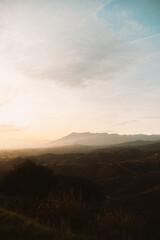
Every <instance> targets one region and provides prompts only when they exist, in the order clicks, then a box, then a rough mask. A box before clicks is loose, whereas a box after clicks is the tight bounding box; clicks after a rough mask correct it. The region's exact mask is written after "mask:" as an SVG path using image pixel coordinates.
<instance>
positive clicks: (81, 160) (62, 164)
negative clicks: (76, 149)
mask: <svg viewBox="0 0 160 240" xmlns="http://www.w3.org/2000/svg"><path fill="white" fill-rule="evenodd" d="M0 164H1V166H2V168H1V177H0V207H1V209H0V239H4V240H5V239H10V240H12V239H54V240H57V239H59V240H62V239H68V240H70V239H71V240H74V239H75V240H76V239H77V240H78V239H79V240H85V239H86V240H87V239H88V240H89V239H93V240H156V239H157V240H158V239H160V144H158V145H156V147H153V145H148V146H147V148H146V147H143V146H140V147H135V146H134V147H119V148H110V149H101V150H100V149H99V150H97V151H96V150H95V151H93V152H90V153H85V154H83V153H79V154H78V153H74V154H63V155H56V154H44V155H39V156H34V157H33V156H32V157H27V159H24V158H16V159H12V160H10V161H8V162H7V163H6V165H5V164H4V162H1V163H0ZM13 165H14V167H13Z"/></svg>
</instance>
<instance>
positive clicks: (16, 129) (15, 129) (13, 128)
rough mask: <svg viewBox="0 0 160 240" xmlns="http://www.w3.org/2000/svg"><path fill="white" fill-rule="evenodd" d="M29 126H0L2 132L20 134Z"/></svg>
mask: <svg viewBox="0 0 160 240" xmlns="http://www.w3.org/2000/svg"><path fill="white" fill-rule="evenodd" d="M27 127H28V126H25V127H16V126H14V125H11V124H0V132H3V133H4V132H6V133H8V132H19V131H23V130H25V129H26V128H27Z"/></svg>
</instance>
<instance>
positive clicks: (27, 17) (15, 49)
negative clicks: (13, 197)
mask: <svg viewBox="0 0 160 240" xmlns="http://www.w3.org/2000/svg"><path fill="white" fill-rule="evenodd" d="M109 2H110V1H102V0H99V1H98V0H95V1H90V0H89V1H87V2H86V1H84V0H82V1H80V0H74V1H73V0H70V1H65V0H60V1H55V0H54V1H49V0H47V1H46V0H41V1H37V0H33V1H31V0H29V1H18V0H15V1H14V2H11V1H3V0H2V1H1V2H0V8H1V9H3V11H2V12H1V28H0V34H1V35H3V38H0V53H3V54H1V58H4V59H5V61H6V62H7V64H8V65H9V66H11V67H13V68H14V69H16V71H20V72H22V73H24V74H25V75H29V76H30V77H32V78H34V79H41V80H54V81H58V82H61V83H64V84H66V85H71V86H73V85H78V86H79V85H85V84H90V83H92V82H94V81H107V80H111V79H115V78H116V77H119V76H120V74H124V73H125V72H128V71H130V70H131V69H132V68H133V67H134V66H137V64H138V62H139V61H138V59H139V56H140V52H139V49H137V48H136V46H133V45H131V44H128V43H126V42H123V41H121V40H119V39H118V38H116V37H115V36H113V35H112V33H111V32H110V30H109V28H108V25H107V23H106V22H104V21H103V20H102V19H100V18H98V16H95V14H92V13H93V12H95V11H96V12H97V11H98V10H99V9H101V8H103V7H104V5H105V4H107V3H109ZM88 16H90V17H89V18H88ZM85 19H87V20H86V21H84V20H85Z"/></svg>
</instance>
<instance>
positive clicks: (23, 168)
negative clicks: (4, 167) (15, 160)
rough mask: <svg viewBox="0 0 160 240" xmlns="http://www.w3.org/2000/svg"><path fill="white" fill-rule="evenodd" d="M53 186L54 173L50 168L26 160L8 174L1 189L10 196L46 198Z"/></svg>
mask: <svg viewBox="0 0 160 240" xmlns="http://www.w3.org/2000/svg"><path fill="white" fill-rule="evenodd" d="M53 186H54V175H53V172H52V171H51V170H50V169H49V168H46V167H43V166H40V165H36V164H35V163H33V162H31V161H26V162H24V163H22V164H20V165H17V166H16V167H15V168H14V170H12V171H10V172H9V173H7V174H6V176H5V177H4V179H3V183H2V186H1V191H2V193H3V194H5V195H10V196H24V197H29V198H30V197H31V198H32V197H39V198H45V197H47V196H48V193H49V191H50V189H51V188H52V187H53Z"/></svg>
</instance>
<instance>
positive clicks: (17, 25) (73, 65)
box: [0, 0, 160, 148]
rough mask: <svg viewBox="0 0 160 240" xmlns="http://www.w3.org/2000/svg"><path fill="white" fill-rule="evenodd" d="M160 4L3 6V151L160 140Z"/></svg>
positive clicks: (42, 1)
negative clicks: (78, 140) (76, 136)
mask: <svg viewBox="0 0 160 240" xmlns="http://www.w3.org/2000/svg"><path fill="white" fill-rule="evenodd" d="M159 12H160V1H157V0H153V1H150V0H139V1H138V0H135V1H127V0H92V1H91V0H87V1H84V0H59V1H58V0H32V1H31V0H28V1H25V0H14V1H11V0H1V1H0V16H1V17H0V148H2V147H5V148H6V147H9V146H11V145H14V146H15V147H20V146H26V147H27V146H31V145H38V144H43V143H46V142H49V141H52V140H56V139H59V138H61V137H64V136H66V135H68V134H70V133H72V132H107V133H117V134H147V135H151V134H160V106H159V103H160V14H159Z"/></svg>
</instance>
